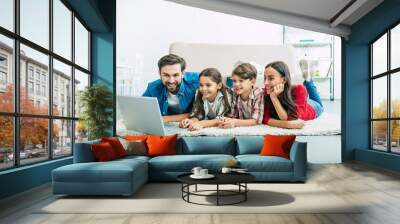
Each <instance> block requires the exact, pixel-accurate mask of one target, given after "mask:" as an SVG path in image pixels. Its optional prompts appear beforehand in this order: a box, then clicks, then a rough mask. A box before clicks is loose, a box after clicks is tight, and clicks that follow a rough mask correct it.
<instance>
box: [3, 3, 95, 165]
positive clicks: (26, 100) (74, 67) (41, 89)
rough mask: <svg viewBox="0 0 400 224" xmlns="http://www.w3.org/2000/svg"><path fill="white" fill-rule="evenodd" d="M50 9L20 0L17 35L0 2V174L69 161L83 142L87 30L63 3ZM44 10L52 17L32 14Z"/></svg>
mask: <svg viewBox="0 0 400 224" xmlns="http://www.w3.org/2000/svg"><path fill="white" fill-rule="evenodd" d="M51 5H52V7H50V6H51ZM51 5H49V1H48V0H37V1H27V0H20V8H19V10H20V20H21V22H20V27H19V30H20V33H19V34H18V33H16V32H14V24H13V20H14V19H13V17H14V16H15V15H14V7H15V6H14V1H13V0H4V1H3V0H2V1H1V3H0V8H2V13H1V14H0V127H1V128H0V170H3V169H8V168H13V167H16V166H20V165H26V164H32V163H36V162H39V161H45V160H49V159H55V158H60V157H64V156H70V155H72V147H73V142H74V141H81V140H86V139H87V137H86V133H87V131H86V127H85V125H84V124H83V123H82V122H80V121H78V119H79V115H80V107H79V106H78V105H79V93H80V91H82V90H83V89H84V88H85V87H86V86H88V85H89V80H90V71H89V47H90V46H89V31H88V30H87V29H86V28H85V26H84V25H83V24H82V23H81V21H80V20H78V19H77V18H76V17H75V16H74V12H73V11H72V10H70V8H69V7H67V6H66V5H64V3H63V2H62V1H60V0H52V4H51ZM49 10H53V13H52V14H53V18H49V13H40V14H37V13H34V12H38V11H41V12H45V11H49ZM3 11H4V13H3ZM72 18H74V24H72V22H71V21H72ZM50 20H52V24H53V26H52V27H51V28H49V24H51V23H50V22H51V21H50ZM74 27H75V31H76V32H75V36H73V32H72V29H73V28H74ZM17 30H18V29H17ZM50 32H52V36H53V38H52V41H53V47H52V49H50V44H49V43H50V40H49V33H50ZM20 37H23V38H25V39H27V40H29V42H27V41H25V40H24V39H22V38H20ZM72 40H75V47H74V46H73V41H72ZM31 42H32V43H31ZM43 48H44V50H43ZM78 48H79V50H78ZM85 48H86V49H85ZM15 49H19V52H17V54H18V55H15V53H14V52H15ZM73 52H75V53H76V54H75V55H76V57H75V58H74V59H73V58H72V55H74V54H73ZM16 60H18V61H16ZM50 62H51V63H50ZM16 66H18V69H16ZM16 80H18V82H16ZM74 105H75V106H74ZM74 136H75V137H74Z"/></svg>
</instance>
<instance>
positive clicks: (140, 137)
mask: <svg viewBox="0 0 400 224" xmlns="http://www.w3.org/2000/svg"><path fill="white" fill-rule="evenodd" d="M148 136H149V135H125V137H124V138H125V139H126V140H141V141H146V139H147V137H148Z"/></svg>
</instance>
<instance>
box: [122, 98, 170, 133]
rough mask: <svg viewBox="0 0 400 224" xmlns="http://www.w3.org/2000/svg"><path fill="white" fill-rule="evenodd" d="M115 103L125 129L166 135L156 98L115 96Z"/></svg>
mask: <svg viewBox="0 0 400 224" xmlns="http://www.w3.org/2000/svg"><path fill="white" fill-rule="evenodd" d="M117 104H118V106H119V109H120V112H121V115H122V119H123V123H124V124H125V126H126V129H127V130H134V131H139V132H143V133H145V134H152V135H161V136H165V135H166V132H165V128H164V122H163V120H162V116H161V112H160V108H159V106H158V102H157V98H154V97H143V96H117Z"/></svg>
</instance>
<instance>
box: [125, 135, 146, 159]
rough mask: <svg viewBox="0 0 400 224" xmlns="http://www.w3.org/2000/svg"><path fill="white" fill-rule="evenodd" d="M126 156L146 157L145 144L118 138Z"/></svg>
mask: <svg viewBox="0 0 400 224" xmlns="http://www.w3.org/2000/svg"><path fill="white" fill-rule="evenodd" d="M119 141H120V142H121V144H122V146H123V147H124V149H125V151H126V155H136V156H145V155H147V148H146V142H145V141H142V140H126V139H123V138H119Z"/></svg>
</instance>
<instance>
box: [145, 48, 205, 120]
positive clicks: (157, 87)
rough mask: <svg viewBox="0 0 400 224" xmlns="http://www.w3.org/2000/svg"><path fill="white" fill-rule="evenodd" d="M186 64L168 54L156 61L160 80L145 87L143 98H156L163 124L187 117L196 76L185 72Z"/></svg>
mask: <svg viewBox="0 0 400 224" xmlns="http://www.w3.org/2000/svg"><path fill="white" fill-rule="evenodd" d="M185 68H186V62H185V60H184V59H183V58H181V57H179V56H178V55H174V54H169V55H166V56H164V57H162V58H161V59H160V60H159V61H158V71H159V74H160V79H158V80H155V81H153V82H151V83H149V85H148V86H147V89H146V91H145V92H144V93H143V96H149V97H156V98H157V100H158V105H159V107H160V111H161V115H162V116H163V120H164V122H172V121H177V122H179V121H181V120H183V119H185V118H188V117H189V112H190V109H191V107H192V104H193V100H194V96H195V93H196V90H197V88H198V86H199V78H198V74H197V73H195V72H185Z"/></svg>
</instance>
